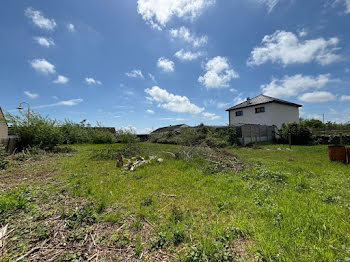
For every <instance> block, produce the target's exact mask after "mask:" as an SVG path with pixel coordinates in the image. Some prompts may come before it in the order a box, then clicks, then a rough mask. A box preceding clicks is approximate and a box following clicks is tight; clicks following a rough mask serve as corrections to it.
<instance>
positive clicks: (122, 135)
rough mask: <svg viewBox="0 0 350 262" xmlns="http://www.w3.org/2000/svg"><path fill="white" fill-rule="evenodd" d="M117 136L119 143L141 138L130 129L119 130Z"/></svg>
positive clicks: (135, 140)
mask: <svg viewBox="0 0 350 262" xmlns="http://www.w3.org/2000/svg"><path fill="white" fill-rule="evenodd" d="M116 137H117V139H116V141H117V143H124V144H130V143H136V142H138V141H139V138H138V137H137V136H136V135H135V134H134V133H133V132H132V131H131V130H128V129H119V130H117V134H116Z"/></svg>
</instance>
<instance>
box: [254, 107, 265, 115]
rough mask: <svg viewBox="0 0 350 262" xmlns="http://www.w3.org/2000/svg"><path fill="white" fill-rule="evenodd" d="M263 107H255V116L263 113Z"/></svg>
mask: <svg viewBox="0 0 350 262" xmlns="http://www.w3.org/2000/svg"><path fill="white" fill-rule="evenodd" d="M264 112H265V107H257V108H255V114H259V113H264Z"/></svg>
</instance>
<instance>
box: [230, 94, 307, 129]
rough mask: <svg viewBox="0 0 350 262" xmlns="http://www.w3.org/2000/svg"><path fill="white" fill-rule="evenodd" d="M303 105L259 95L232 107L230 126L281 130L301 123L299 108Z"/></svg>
mask: <svg viewBox="0 0 350 262" xmlns="http://www.w3.org/2000/svg"><path fill="white" fill-rule="evenodd" d="M300 107H302V105H299V104H295V103H292V102H288V101H285V100H281V99H278V98H273V97H270V96H266V95H258V96H256V97H254V98H249V97H248V98H247V100H246V101H244V102H242V103H240V104H238V105H235V106H233V107H230V108H229V109H227V110H226V111H227V112H229V125H230V126H235V125H240V124H250V125H252V124H253V125H266V126H276V127H277V128H281V127H282V125H283V124H288V123H293V122H297V123H299V108H300Z"/></svg>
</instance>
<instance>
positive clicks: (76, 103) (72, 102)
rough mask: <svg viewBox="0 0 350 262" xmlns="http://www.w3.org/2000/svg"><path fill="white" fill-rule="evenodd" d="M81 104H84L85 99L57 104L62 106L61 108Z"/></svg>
mask: <svg viewBox="0 0 350 262" xmlns="http://www.w3.org/2000/svg"><path fill="white" fill-rule="evenodd" d="M81 102H83V99H80V98H79V99H71V100H67V101H60V102H58V103H56V104H57V105H61V106H76V105H78V104H80V103H81Z"/></svg>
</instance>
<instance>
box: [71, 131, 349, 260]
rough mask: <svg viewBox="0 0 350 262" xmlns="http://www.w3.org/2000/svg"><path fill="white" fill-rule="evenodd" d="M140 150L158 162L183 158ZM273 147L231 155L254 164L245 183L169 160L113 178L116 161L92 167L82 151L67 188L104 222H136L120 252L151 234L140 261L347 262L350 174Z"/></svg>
mask: <svg viewBox="0 0 350 262" xmlns="http://www.w3.org/2000/svg"><path fill="white" fill-rule="evenodd" d="M189 137H191V136H189ZM190 141H193V140H190ZM140 146H141V147H144V148H149V149H151V150H152V151H155V152H158V153H157V154H161V152H174V153H175V155H176V154H177V153H176V152H179V151H182V150H183V149H184V148H183V147H179V146H176V145H157V144H148V143H141V144H140ZM108 147H110V146H108ZM112 147H114V148H115V150H119V149H118V148H123V145H113V146H112ZM268 147H272V148H268ZM275 147H276V146H271V145H270V146H269V145H262V146H261V148H260V149H249V148H238V149H231V150H232V151H233V152H234V153H235V154H237V155H238V156H239V157H240V158H241V159H245V160H246V161H248V162H249V166H250V167H249V168H248V169H246V170H245V171H242V172H240V173H234V172H232V171H230V170H223V169H217V168H216V167H215V166H211V165H208V167H205V162H203V159H202V160H201V159H196V158H193V159H191V160H189V161H184V160H179V159H178V158H176V157H175V158H174V157H170V155H169V157H166V158H165V160H164V162H162V163H154V164H150V165H146V166H144V167H143V168H141V169H137V170H136V171H135V172H132V173H125V172H123V171H122V170H119V169H116V168H115V161H113V160H110V161H108V160H107V161H106V160H103V161H99V160H96V161H99V162H98V163H96V162H95V161H93V162H91V160H90V159H91V158H90V157H91V156H90V154H89V152H85V151H81V150H80V151H79V152H80V153H79V154H77V155H76V156H75V157H74V158H69V159H65V160H64V166H65V168H66V170H67V171H68V172H69V173H73V174H74V175H70V176H69V178H70V183H71V188H73V189H74V191H75V192H76V194H78V195H80V196H85V197H88V198H92V199H95V200H97V201H99V202H101V203H103V206H104V207H105V210H115V211H113V212H110V213H109V214H108V221H119V220H120V219H122V220H123V221H125V217H127V216H129V214H130V212H131V213H132V216H133V218H134V219H133V222H132V223H131V226H130V227H128V228H125V227H123V231H118V234H115V237H114V243H115V245H118V246H124V245H129V246H130V245H132V244H130V243H135V242H133V240H132V239H133V238H132V235H133V233H132V230H131V228H132V229H135V230H138V231H137V232H139V230H141V231H142V230H145V229H146V228H148V230H149V232H150V237H149V238H148V239H151V241H149V242H147V241H146V242H144V244H143V245H141V244H140V243H139V244H138V245H139V246H143V248H144V249H143V250H144V251H143V252H150V253H156V252H158V251H162V252H163V253H170V254H173V256H174V257H175V260H182V261H234V260H237V257H239V256H243V257H244V259H243V260H246V261H251V260H254V258H256V259H257V260H261V261H295V260H298V261H335V260H344V259H345V258H346V257H348V256H349V255H348V254H347V253H346V251H345V249H344V248H343V247H349V246H350V235H349V232H350V230H349V229H350V228H349V226H348V225H347V223H344V221H347V218H348V216H349V215H350V213H349V212H350V208H349V205H348V204H347V202H348V200H349V199H350V195H349V192H350V191H349V189H350V188H349V187H348V186H347V185H346V183H345V184H344V181H347V179H348V169H347V168H348V167H347V166H345V165H342V164H338V163H331V162H329V161H328V159H327V157H328V156H327V153H326V152H327V150H326V147H325V146H311V147H310V146H309V147H303V146H294V147H293V150H292V151H287V150H277V149H276V148H275ZM278 147H283V146H282V145H278ZM83 148H85V147H81V149H83ZM91 148H93V146H91ZM104 148H106V146H104ZM267 148H268V149H269V150H266V149H267ZM101 149H103V148H100V147H99V150H101ZM84 152H85V153H84ZM306 156H307V157H306ZM231 157H233V156H231ZM103 159H105V158H103ZM97 185H98V186H97ZM344 185H345V186H344ZM123 218H124V219H123ZM122 223H125V222H122ZM147 225H150V226H148V227H147ZM124 230H127V232H125V233H124ZM142 232H143V231H142ZM134 234H135V233H134ZM137 234H139V233H137ZM143 234H144V233H143ZM127 242H129V244H126V243H127ZM237 246H240V247H241V248H240V249H236V247H237ZM301 246H302V247H304V248H302V249H300V247H301ZM242 249H243V255H242V253H240V252H242ZM137 253H138V254H139V253H140V251H139V250H138V251H137Z"/></svg>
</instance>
